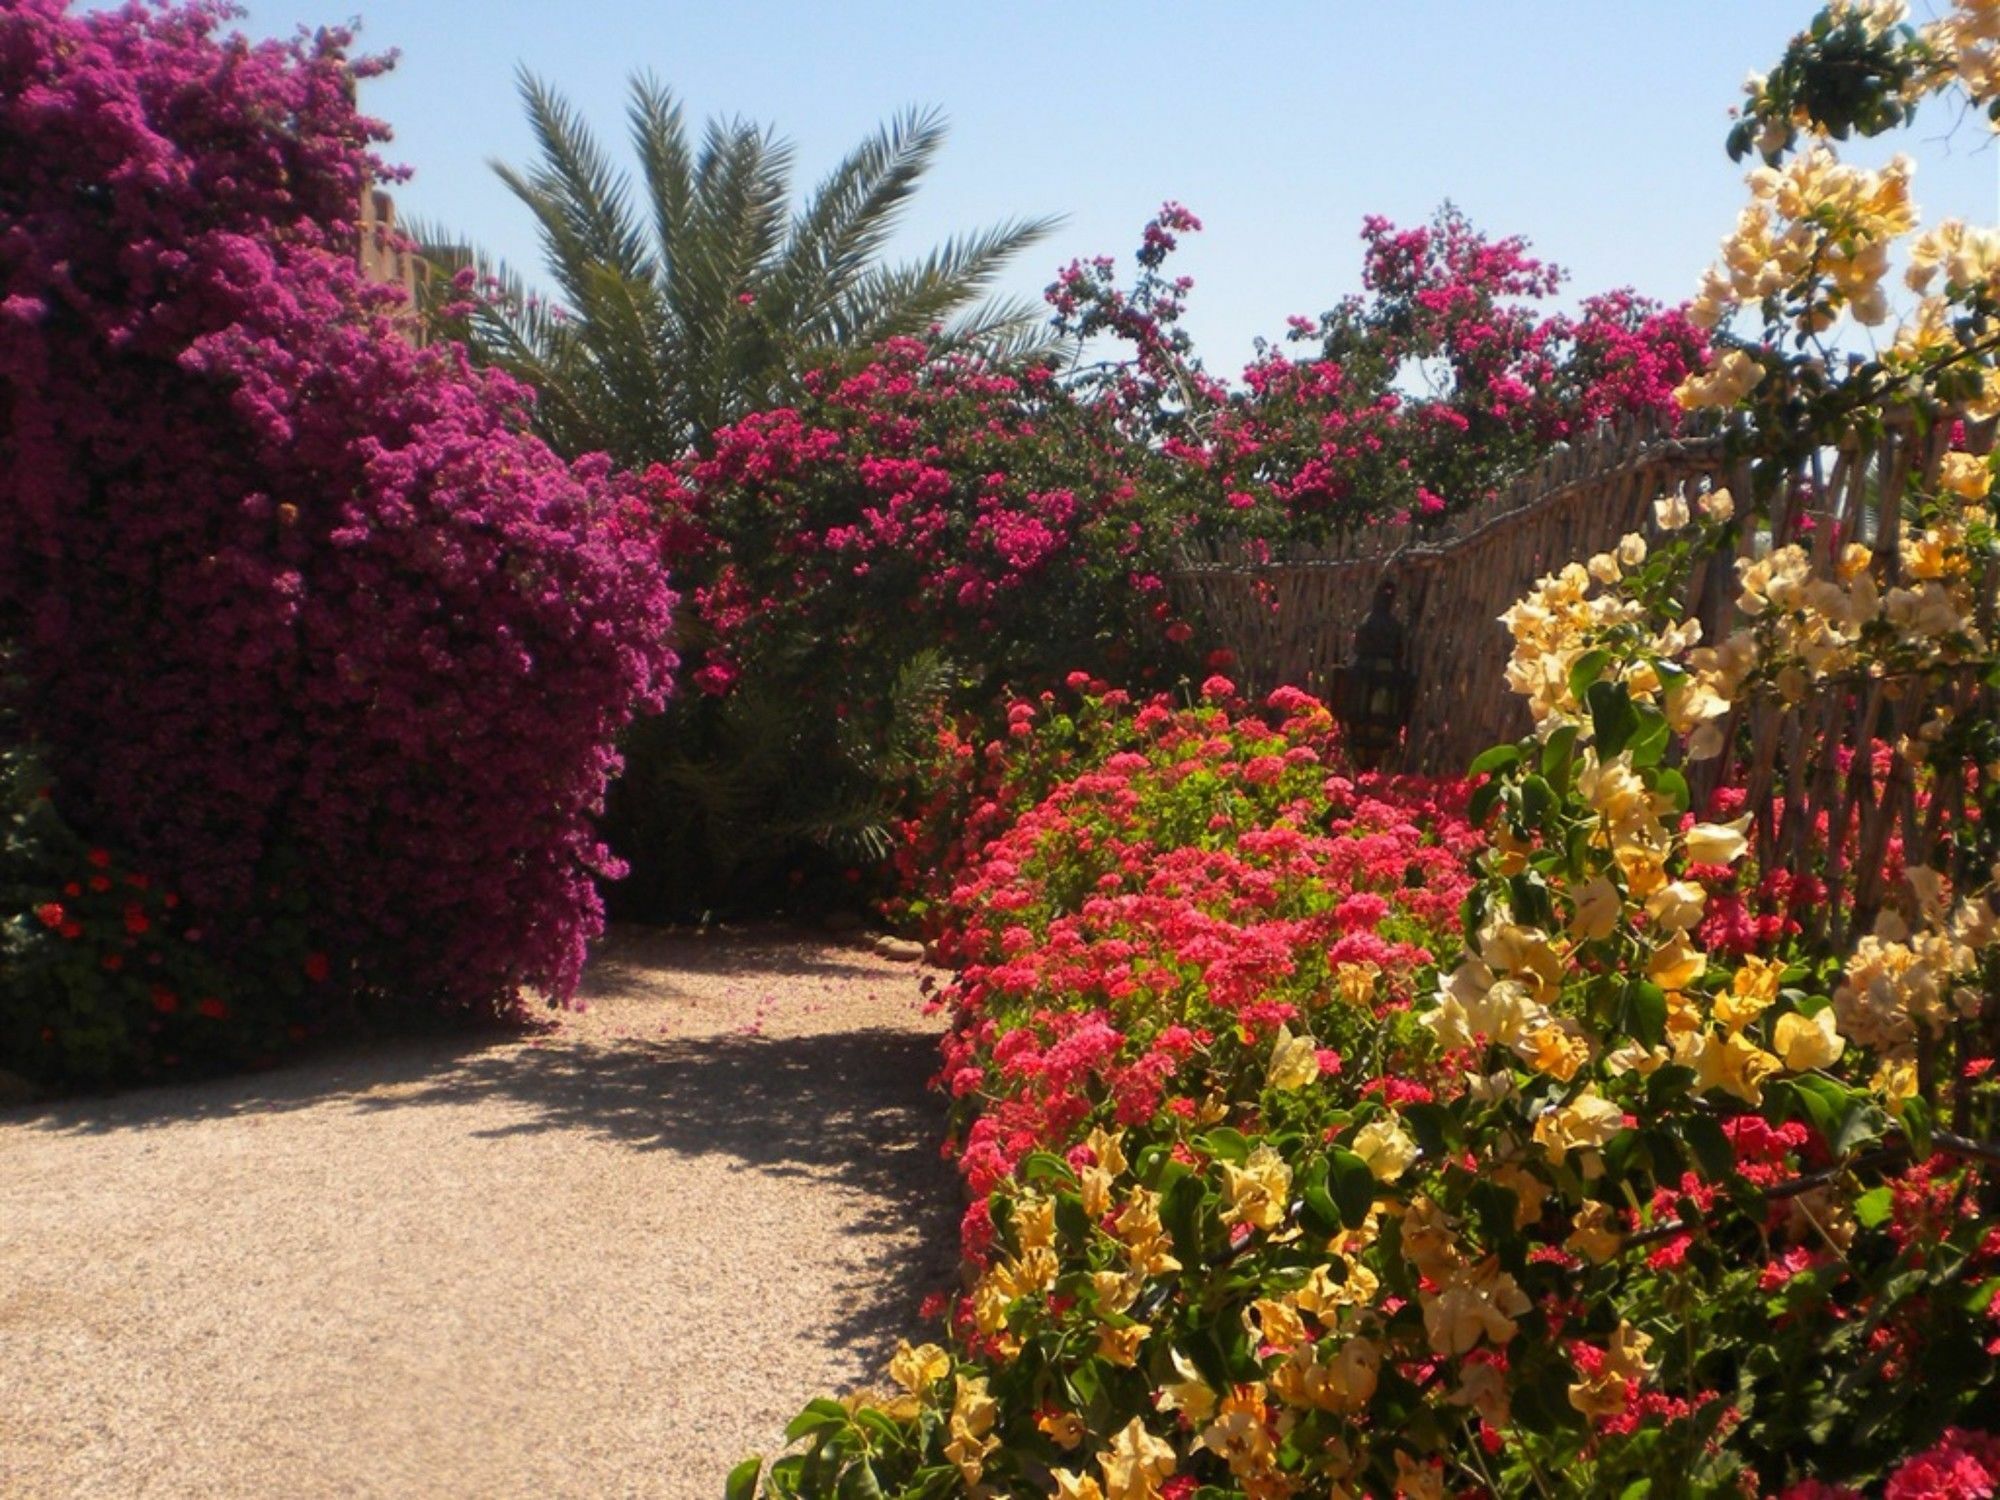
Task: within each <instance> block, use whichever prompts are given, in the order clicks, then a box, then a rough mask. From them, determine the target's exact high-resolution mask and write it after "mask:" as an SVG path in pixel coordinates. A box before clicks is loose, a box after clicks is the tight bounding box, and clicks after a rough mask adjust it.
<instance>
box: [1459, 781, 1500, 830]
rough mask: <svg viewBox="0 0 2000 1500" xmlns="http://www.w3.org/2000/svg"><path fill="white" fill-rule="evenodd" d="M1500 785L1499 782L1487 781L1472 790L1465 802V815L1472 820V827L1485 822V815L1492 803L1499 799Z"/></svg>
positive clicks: (1489, 811)
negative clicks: (1470, 796) (1469, 797)
mask: <svg viewBox="0 0 2000 1500" xmlns="http://www.w3.org/2000/svg"><path fill="white" fill-rule="evenodd" d="M1502 786H1503V783H1501V782H1498V781H1489V782H1486V783H1484V784H1483V785H1482V786H1480V787H1479V788H1478V790H1476V791H1475V792H1473V794H1472V798H1471V800H1470V801H1469V802H1468V803H1467V804H1466V808H1465V815H1466V817H1467V818H1469V819H1470V820H1471V821H1472V823H1473V826H1474V827H1478V826H1479V825H1481V824H1483V823H1485V821H1486V819H1487V816H1488V815H1489V814H1490V813H1491V812H1492V811H1493V804H1494V803H1495V802H1497V801H1499V800H1500V792H1501V788H1502Z"/></svg>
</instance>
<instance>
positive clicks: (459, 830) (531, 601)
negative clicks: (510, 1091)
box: [0, 0, 674, 1011]
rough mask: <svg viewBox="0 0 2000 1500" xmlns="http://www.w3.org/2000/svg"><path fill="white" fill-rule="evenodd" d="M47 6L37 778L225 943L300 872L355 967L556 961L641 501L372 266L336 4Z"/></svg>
mask: <svg viewBox="0 0 2000 1500" xmlns="http://www.w3.org/2000/svg"><path fill="white" fill-rule="evenodd" d="M66 10H67V8H66V6H65V5H64V4H62V3H61V0H18V3H15V4H11V5H9V6H8V7H7V8H6V11H5V14H4V15H0V324H4V330H5V331H4V336H0V418H4V425H3V426H0V638H4V639H5V640H6V642H7V644H8V646H9V658H10V675H11V676H12V677H13V678H14V679H15V681H14V684H13V685H12V687H11V689H10V691H11V694H12V696H13V698H14V701H15V702H16V703H17V704H18V707H19V709H20V711H21V716H22V721H23V723H24V725H25V727H26V729H27V731H28V732H29V734H30V735H31V736H32V737H33V738H34V739H35V740H36V741H37V742H38V743H39V744H40V745H41V746H42V747H44V749H45V751H46V754H47V755H48V757H49V761H50V765H51V769H52V771H53V773H54V775H55V778H56V788H55V796H56V799H57V802H58V805H59V806H60V808H61V811H62V813H63V816H64V817H65V818H66V819H67V820H69V821H70V822H71V823H72V824H74V825H75V826H77V827H79V828H82V829H84V830H86V831H88V832H89V833H91V834H92V835H93V836H95V837H97V838H100V839H102V840H103V841H104V842H106V843H108V844H112V845H114V846H117V847H119V848H121V849H124V850H126V851H129V852H130V854H131V855H132V856H133V857H134V859H135V860H137V861H138V862H139V863H140V864H141V866H142V867H144V868H147V869H150V870H154V871H157V872H159V873H161V874H162V875H163V876H164V877H166V878H169V879H171V880H172V881H173V883H174V886H175V888H176V889H177V890H178V891H179V892H180V893H181V894H182V896H183V897H184V899H185V901H186V902H187V905H188V907H189V909H190V912H191V914H193V915H195V916H198V917H199V918H200V920H201V923H202V925H203V927H204V928H205V929H206V930H207V932H208V933H209V935H210V941H211V942H212V943H213V944H214V945H215V946H216V948H217V950H218V951H220V952H225V953H226V952H229V951H232V950H234V951H239V952H249V951H252V950H253V949H254V947H255V944H256V941H257V938H258V934H259V932H260V931H261V930H262V929H263V928H264V927H266V926H268V925H269V924H270V923H271V922H273V921H276V920H278V918H277V916H276V915H275V914H276V913H278V912H280V911H292V910H295V909H299V908H300V907H301V906H302V908H303V910H304V911H305V912H306V913H307V917H306V919H305V920H306V921H307V922H308V924H309V925H310V927H311V929H312V931H311V934H310V938H311V946H312V947H313V949H314V951H316V952H321V951H323V952H324V953H326V954H329V955H331V960H330V962H331V968H332V971H333V972H335V973H337V974H339V975H340V976H341V978H342V981H343V984H344V986H346V987H347V988H349V989H351V990H381V991H384V992H392V993H395V994H397V995H401V996H409V997H412V998H415V999H419V1000H423V1001H428V1002H433V1003H439V1004H445V1005H450V1006H454V1007H463V1008H470V1009H477V1010H485V1011H504V1010H505V1009H507V1008H508V1007H510V1006H512V1005H513V1004H515V1003H516V1002H517V999H518V997H519V994H520V991H521V989H522V987H523V986H530V985H531V986H538V987H541V988H544V989H546V990H547V991H549V992H550V993H552V994H556V995H561V994H565V993H567V991H568V990H569V988H570V987H571V986H572V984H573V983H574V981H575V978H576V976H577V972H578V969H579V966H580V964H581V961H582V956H583V945H584V943H585V941H586V939H587V938H588V937H589V936H590V935H591V934H592V933H593V932H594V931H595V930H596V928H597V925H598V921H599V917H598V911H599V908H598V898H597V895H596V892H595V890H594V888H593V876H594V875H595V874H597V873H600V872H602V871H603V870H604V868H605V864H606V859H605V855H604V853H603V851H602V849H601V848H600V846H599V843H598V840H597V838H596V836H595V834H594V831H593V828H592V823H591V816H592V812H593V810H594V809H595V808H596V807H597V805H598V803H599V802H600V799H601V797H602V794H603V789H604V786H605V781H606V778H607V776H608V775H609V774H610V772H611V771H612V770H613V769H614V767H615V765H616V757H615V754H614V750H613V737H614V735H615V734H616V733H617V731H618V730H619V728H620V727H621V726H622V725H623V724H624V723H625V722H626V720H627V719H628V717H629V716H630V715H631V713H632V712H633V711H634V708H635V706H637V705H639V704H643V703H655V704H656V703H658V702H659V701H660V700H661V698H662V696H663V694H664V691H665V687H666V683H667V680H668V674H669V672H670V670H671V669H672V667H673V664H674V657H673V653H672V652H671V651H670V650H669V648H668V644H667V637H668V625H669V611H670V607H671V604H672V596H671V594H670V593H669V592H668V590H667V587H666V585H665V582H664V578H663V574H662V571H661V569H660V566H659V555H658V546H659V544H658V539H657V535H656V534H655V532H654V531H653V529H652V524H651V521H650V519H649V516H648V513H647V511H646V508H645V506H644V505H643V503H641V502H640V501H639V500H638V499H637V498H636V497H632V496H629V495H625V494H624V493H622V491H621V489H620V488H619V487H618V486H617V485H615V484H614V483H613V482H612V481H611V479H610V477H609V476H608V474H607V473H606V471H605V469H604V468H603V467H602V466H601V465H599V466H590V465H583V466H579V467H576V468H571V467H570V466H568V465H566V464H565V463H563V462H562V461H561V460H559V459H558V458H557V457H555V456H554V455H553V454H552V453H550V452H549V451H548V450H547V449H546V448H545V447H544V446H543V445H542V444H541V443H539V442H538V441H536V440H534V439H532V438H530V437H527V436H524V435H523V432H522V428H521V425H520V420H519V418H520V414H521V409H522V407H523V405H524V403H525V402H526V400H527V399H528V398H527V393H526V392H525V391H524V390H522V389H521V388H519V387H518V386H515V385H512V384H510V383H509V382H507V381H505V380H502V379H499V378H496V377H493V376H489V375H484V374H480V373H476V372H474V371H473V370H472V369H470V368H469V366H468V365H467V363H466V360H465V358H464V356H463V353H462V352H461V351H460V350H459V349H457V348H456V347H449V346H447V347H432V348H428V349H419V348H416V347H414V346H413V345H412V344H411V343H410V342H408V341H407V340H406V339H405V338H403V337H402V336H400V334H399V332H398V326H397V322H396V319H395V316H394V315H395V313H396V304H397V302H398V299H399V296H400V294H398V293H395V292H393V291H389V290H386V289H383V288H380V287H371V286H370V285H368V284H367V283H366V282H364V281H363V280H362V278H361V275H360V272H359V270H358V269H357V266H356V263H355V253H354V252H355V243H356V241H355V234H356V230H355V225H354V219H355V215H356V210H357V206H358V204H359V201H360V194H361V193H362V191H363V188H364V185H365V184H366V183H367V182H368V181H369V179H370V178H371V176H378V177H379V176H380V175H381V174H380V170H379V168H378V167H377V165H376V164H375V163H374V162H373V160H372V159H371V158H370V157H369V156H368V154H367V152H368V146H369V143H370V142H371V141H372V140H379V139H382V138H383V136H384V134H385V133H384V132H383V131H382V129H381V128H380V127H379V126H377V125H375V124H374V123H373V122H371V121H369V120H367V119H365V118H362V117H360V116H358V115H357V114H356V113H355V111H354V106H353V81H354V78H355V77H356V75H357V74H365V73H366V72H368V71H369V70H370V65H369V64H366V63H360V64H356V63H353V62H350V61H349V60H348V59H347V58H346V57H345V55H344V52H343V48H344V46H345V43H346V40H347V39H346V37H345V36H344V35H342V34H340V33H322V34H321V35H320V36H319V37H318V38H317V39H316V40H312V41H298V42H294V43H292V44H289V45H278V44H275V43H264V44H255V45H253V44H251V43H248V42H246V41H244V40H243V39H242V38H240V37H225V36H223V35H221V34H220V27H221V25H222V23H223V21H224V19H225V17H226V16H227V15H228V14H230V12H229V10H228V8H227V7H225V6H223V5H220V4H216V3H209V0H198V3H193V4H187V5H182V6H178V7H174V8H154V7H147V6H139V5H133V6H129V7H126V8H124V9H121V10H116V11H102V12H91V13H83V14H77V15H70V14H67V13H66ZM302 893H303V895H304V897H305V899H304V900H303V902H301V899H300V898H301V895H302ZM246 983H254V976H246Z"/></svg>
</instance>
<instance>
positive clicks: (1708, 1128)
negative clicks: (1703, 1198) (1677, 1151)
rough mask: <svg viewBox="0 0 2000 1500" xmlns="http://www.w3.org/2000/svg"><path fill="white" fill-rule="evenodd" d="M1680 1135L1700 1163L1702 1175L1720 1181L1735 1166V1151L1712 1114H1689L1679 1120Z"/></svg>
mask: <svg viewBox="0 0 2000 1500" xmlns="http://www.w3.org/2000/svg"><path fill="white" fill-rule="evenodd" d="M1681 1137H1682V1139H1684V1140H1685V1141H1686V1142H1687V1143H1688V1149H1689V1150H1691V1151H1693V1152H1694V1156H1695V1160H1696V1161H1698V1162H1700V1163H1701V1170H1702V1173H1703V1175H1704V1176H1706V1177H1708V1178H1709V1179H1710V1180H1711V1181H1714V1182H1720V1181H1721V1180H1722V1179H1724V1178H1726V1177H1727V1176H1728V1175H1729V1174H1730V1173H1731V1172H1732V1171H1733V1170H1735V1167H1736V1153H1735V1151H1734V1150H1733V1149H1731V1147H1730V1144H1729V1137H1728V1136H1726V1135H1725V1134H1723V1131H1722V1125H1721V1123H1720V1122H1719V1121H1718V1120H1717V1119H1716V1118H1715V1116H1713V1115H1689V1116H1688V1117H1687V1118H1686V1119H1685V1120H1683V1121H1682V1122H1681Z"/></svg>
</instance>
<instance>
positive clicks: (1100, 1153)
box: [1083, 1125, 1125, 1177]
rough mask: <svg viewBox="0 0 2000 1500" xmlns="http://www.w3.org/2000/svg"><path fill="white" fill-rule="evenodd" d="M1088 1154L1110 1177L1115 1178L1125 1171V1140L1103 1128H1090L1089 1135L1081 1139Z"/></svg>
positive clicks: (1098, 1126) (1099, 1126)
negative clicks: (1088, 1151) (1087, 1149)
mask: <svg viewBox="0 0 2000 1500" xmlns="http://www.w3.org/2000/svg"><path fill="white" fill-rule="evenodd" d="M1083 1143H1084V1145H1086V1146H1088V1147H1089V1148H1090V1154H1091V1155H1092V1156H1094V1157H1096V1158H1097V1165H1098V1166H1099V1167H1101V1168H1102V1169H1103V1170H1104V1171H1106V1172H1108V1173H1109V1174H1110V1175H1111V1176H1113V1177H1116V1176H1118V1175H1119V1174H1120V1173H1122V1172H1123V1171H1124V1170H1125V1138H1124V1136H1122V1135H1118V1134H1114V1133H1112V1132H1111V1131H1108V1130H1106V1129H1105V1128H1104V1127H1103V1126H1101V1125H1097V1126H1093V1127H1091V1131H1090V1134H1089V1135H1087V1136H1085V1137H1084V1138H1083Z"/></svg>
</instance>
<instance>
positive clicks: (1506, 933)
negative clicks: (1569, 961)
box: [1479, 922, 1566, 1003]
mask: <svg viewBox="0 0 2000 1500" xmlns="http://www.w3.org/2000/svg"><path fill="white" fill-rule="evenodd" d="M1479 955H1480V957H1481V958H1483V959H1485V960H1486V962H1487V963H1488V964H1489V965H1490V966H1491V967H1493V968H1494V969H1496V970H1504V971H1505V972H1506V973H1508V974H1510V975H1512V976H1513V977H1514V978H1516V979H1518V980H1520V981H1522V982H1523V983H1525V984H1526V985H1527V986H1528V987H1529V989H1530V990H1531V991H1532V992H1533V994H1534V997H1535V999H1536V1000H1538V1001H1541V1002H1544V1003H1546V1002H1548V1001H1551V1000H1553V999H1555V997H1556V996H1557V995H1558V994H1559V993H1560V992H1561V990H1562V982H1563V976H1564V973H1565V968H1566V965H1565V961H1564V960H1565V957H1566V955H1565V954H1564V953H1563V951H1562V950H1561V949H1560V948H1558V947H1557V946H1556V944H1555V942H1554V940H1553V939H1551V938H1550V937H1549V935H1548V934H1547V933H1546V932H1544V931H1542V930H1541V928H1539V927H1524V926H1522V925H1520V924H1519V923H1516V922H1496V923H1494V924H1493V925H1491V926H1489V927H1488V928H1486V929H1485V930H1484V931H1482V932H1481V933H1480V934H1479Z"/></svg>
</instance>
